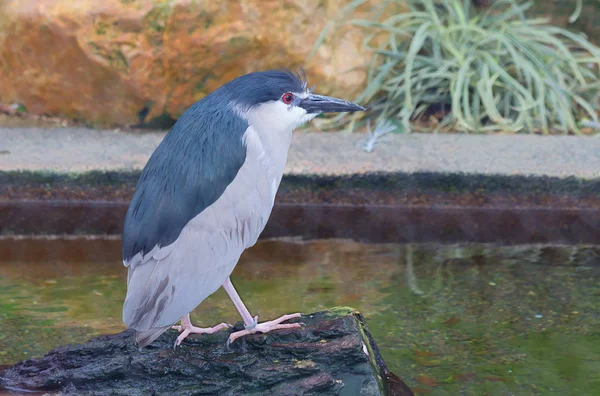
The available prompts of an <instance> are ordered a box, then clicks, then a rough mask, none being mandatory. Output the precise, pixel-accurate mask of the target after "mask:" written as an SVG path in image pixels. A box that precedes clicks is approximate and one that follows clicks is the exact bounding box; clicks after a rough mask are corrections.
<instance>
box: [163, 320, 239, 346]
mask: <svg viewBox="0 0 600 396" xmlns="http://www.w3.org/2000/svg"><path fill="white" fill-rule="evenodd" d="M232 327H233V326H232V325H230V324H229V323H219V324H218V325H216V326H214V327H208V328H203V327H196V326H191V325H190V326H171V328H172V329H175V330H177V331H179V332H181V334H179V336H178V337H177V339H175V345H173V349H175V348H176V347H177V346H178V345H181V342H182V341H183V340H185V339H186V337H187V336H188V335H190V334H213V333H216V332H217V331H219V330H223V329H227V328H232Z"/></svg>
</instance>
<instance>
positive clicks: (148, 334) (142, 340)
mask: <svg viewBox="0 0 600 396" xmlns="http://www.w3.org/2000/svg"><path fill="white" fill-rule="evenodd" d="M169 327H171V326H167V327H157V328H154V329H150V330H147V331H136V332H135V342H136V343H137V344H138V346H139V347H140V348H143V347H145V346H147V345H150V344H151V343H152V341H154V340H156V339H157V338H158V337H160V335H161V334H162V333H164V332H165V331H167V330H168V329H169Z"/></svg>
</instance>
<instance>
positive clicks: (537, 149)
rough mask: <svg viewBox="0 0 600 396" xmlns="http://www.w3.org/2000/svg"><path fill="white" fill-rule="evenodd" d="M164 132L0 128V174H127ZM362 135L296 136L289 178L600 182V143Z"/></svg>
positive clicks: (520, 137)
mask: <svg viewBox="0 0 600 396" xmlns="http://www.w3.org/2000/svg"><path fill="white" fill-rule="evenodd" d="M164 135H165V132H144V133H127V132H119V131H109V130H92V129H82V128H58V129H39V128H0V152H3V153H4V154H0V170H2V171H14V170H28V171H51V172H59V173H64V172H75V173H78V172H85V171H91V170H100V171H130V170H136V169H141V168H143V166H144V164H145V163H146V161H147V159H148V158H149V156H150V154H151V153H152V151H153V150H154V148H155V147H156V146H157V145H158V144H159V142H160V141H161V140H162V138H163V137H164ZM363 137H364V135H361V134H347V133H309V132H302V131H300V132H296V134H295V136H294V141H293V143H292V148H291V150H290V155H289V160H288V166H287V169H286V172H287V173H288V174H302V175H303V174H313V175H337V176H339V175H353V174H364V173H371V172H401V173H415V172H434V173H438V172H444V173H465V174H481V175H505V176H511V175H521V176H546V177H560V178H564V177H575V178H578V179H595V178H600V138H594V137H574V136H535V135H489V136H481V135H429V134H414V135H394V136H390V138H389V141H387V142H382V143H379V144H378V145H376V147H375V151H374V152H372V153H366V152H364V151H363V150H362V149H360V148H358V147H357V142H358V141H359V140H360V139H361V138H363Z"/></svg>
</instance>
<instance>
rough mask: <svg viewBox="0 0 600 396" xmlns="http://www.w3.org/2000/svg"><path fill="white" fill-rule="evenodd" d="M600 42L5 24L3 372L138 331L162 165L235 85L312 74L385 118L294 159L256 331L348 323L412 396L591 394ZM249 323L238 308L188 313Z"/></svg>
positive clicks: (599, 182) (478, 21)
mask: <svg viewBox="0 0 600 396" xmlns="http://www.w3.org/2000/svg"><path fill="white" fill-rule="evenodd" d="M599 21H600V1H597V0H579V1H578V0H544V1H542V0H535V1H529V2H526V1H520V0H405V1H404V0H389V1H374V0H364V1H358V0H321V1H317V0H314V1H313V0H302V1H288V0H260V1H259V0H241V1H229V0H221V1H218V2H212V1H200V0H163V1H161V0H147V1H142V0H104V1H86V0H83V1H72V0H42V1H39V0H0V369H1V368H6V367H7V366H9V365H13V364H15V363H17V362H19V361H21V360H24V359H28V358H35V357H40V356H43V355H44V354H45V353H47V352H48V351H49V350H50V349H52V348H56V347H58V346H60V345H65V344H67V343H80V342H85V341H86V340H88V339H89V338H90V337H93V336H97V335H100V334H106V333H115V332H119V331H122V330H124V326H123V324H122V322H121V310H122V303H123V299H124V296H125V291H126V268H125V267H124V266H123V265H122V262H121V250H120V249H121V245H120V233H121V230H122V222H123V219H124V214H125V211H126V209H127V205H128V204H129V200H130V199H131V195H132V193H133V191H134V188H135V184H136V182H137V178H138V177H139V174H140V171H141V169H142V168H143V166H144V165H145V163H146V161H147V159H148V157H149V155H150V154H151V153H152V151H153V150H154V148H155V147H156V145H157V144H158V143H159V142H160V141H161V139H162V138H163V137H164V134H165V133H166V132H167V131H168V130H169V128H170V127H172V125H173V124H174V123H175V122H176V120H177V119H178V117H179V116H181V114H182V113H183V112H184V111H185V110H186V109H187V108H188V107H189V106H190V105H191V104H193V103H194V102H196V101H197V100H200V99H202V98H203V97H204V96H205V95H207V94H208V93H210V92H212V91H213V90H215V89H216V88H218V87H219V86H221V85H222V84H224V83H225V82H227V81H229V80H231V79H233V78H235V77H237V76H239V75H241V74H244V73H248V72H252V71H258V70H265V69H269V68H282V67H285V68H289V69H293V70H295V69H298V68H300V67H302V68H303V69H304V70H305V72H306V75H307V78H308V84H309V87H314V91H315V92H317V93H319V94H324V95H332V96H335V97H340V98H345V99H348V100H352V101H356V102H358V103H361V104H363V105H368V106H369V108H370V111H369V112H366V113H360V114H353V115H347V114H346V115H340V116H336V117H318V118H316V119H315V120H314V122H312V123H311V124H309V125H306V126H304V127H302V128H301V131H299V132H298V133H297V134H296V136H295V140H294V143H293V145H292V148H291V151H290V157H289V161H288V168H287V171H286V175H285V177H284V180H283V182H282V185H281V189H280V192H279V195H278V197H277V202H276V207H275V210H274V212H273V215H272V217H271V219H270V222H269V225H268V226H267V229H266V230H265V233H264V237H263V238H262V239H261V241H260V242H259V243H258V244H257V245H256V246H255V247H253V248H252V249H250V250H248V251H247V252H246V253H245V254H244V255H243V257H242V260H241V262H240V264H239V265H238V267H237V268H236V270H235V272H234V274H233V279H234V283H236V282H237V283H236V286H237V287H238V290H239V291H240V294H241V295H242V296H243V297H245V301H246V302H247V304H248V306H249V307H250V309H251V311H253V313H254V312H255V311H256V314H258V315H260V317H261V319H262V318H264V319H266V318H274V317H277V316H279V315H281V314H282V313H284V312H288V311H289V312H293V311H298V310H300V311H302V312H305V313H308V312H314V311H316V310H321V309H328V308H331V307H334V306H337V305H344V306H352V307H354V308H356V309H358V310H359V311H361V312H362V313H363V315H365V317H366V319H367V325H368V326H369V329H370V330H371V332H372V333H373V336H374V338H375V340H376V342H377V344H378V346H379V348H380V349H381V352H382V354H383V358H384V359H385V361H386V363H387V365H388V367H389V369H390V370H391V371H392V372H394V373H395V374H396V375H397V376H398V377H400V378H401V379H402V380H403V381H404V382H405V383H406V384H407V385H408V386H409V387H410V388H412V390H413V392H414V393H415V394H432V395H447V394H456V395H458V394H461V395H530V394H535V395H538V394H539V395H546V394H565V395H566V394H572V395H596V394H600V332H599V330H598V329H600V135H599V132H600V121H599V120H598V114H599V109H600V47H598V46H599V45H600V22H599ZM238 320H239V318H238V316H237V313H236V311H235V309H234V307H233V306H232V305H231V303H230V301H229V300H228V299H227V296H226V295H225V293H224V292H223V291H222V290H219V291H218V292H217V293H215V294H214V295H213V296H211V297H209V298H208V299H207V300H206V301H205V302H203V303H202V304H201V306H200V307H198V308H197V309H196V311H194V313H192V322H194V323H195V324H196V325H199V326H209V325H211V326H212V325H213V324H215V323H219V322H222V321H226V322H227V321H228V322H235V321H238ZM0 389H1V386H0ZM1 393H2V391H1V390H0V394H1Z"/></svg>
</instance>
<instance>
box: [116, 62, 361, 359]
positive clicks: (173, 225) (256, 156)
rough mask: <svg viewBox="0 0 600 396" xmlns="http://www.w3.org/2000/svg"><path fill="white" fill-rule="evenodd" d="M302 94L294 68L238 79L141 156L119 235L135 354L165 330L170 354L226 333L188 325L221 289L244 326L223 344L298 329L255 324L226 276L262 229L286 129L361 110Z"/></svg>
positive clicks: (284, 151) (288, 134)
mask: <svg viewBox="0 0 600 396" xmlns="http://www.w3.org/2000/svg"><path fill="white" fill-rule="evenodd" d="M307 87H308V85H307V80H306V73H305V72H304V70H302V69H300V70H296V71H291V70H289V69H273V70H265V71H255V72H251V73H247V74H244V75H241V76H239V77H237V78H235V79H233V80H231V81H229V82H227V83H225V84H224V85H222V86H221V87H219V88H217V89H216V90H214V91H212V92H211V93H209V94H208V95H206V96H205V97H203V98H202V99H200V100H198V101H197V102H195V103H194V104H192V105H191V106H190V107H189V108H188V109H187V110H186V111H185V112H184V113H183V114H182V115H181V116H180V117H179V118H178V120H177V121H176V122H175V124H174V125H173V126H172V128H171V129H170V130H169V131H168V133H167V134H166V135H165V137H164V138H163V140H162V141H161V142H160V143H159V145H158V146H157V147H156V149H155V150H154V152H153V153H152V154H151V156H150V157H149V159H148V161H147V163H146V165H145V166H144V168H143V170H142V172H141V174H140V176H139V179H138V182H137V184H136V187H135V190H134V193H133V196H132V198H131V201H130V203H129V207H128V209H127V213H126V216H125V220H124V225H123V234H122V255H123V264H124V265H125V267H127V271H128V273H127V293H126V296H125V301H124V303H123V317H122V319H123V322H124V323H125V325H126V326H127V327H128V328H129V329H134V330H135V342H136V343H137V345H138V346H139V347H140V348H143V347H145V346H147V345H149V344H151V343H152V342H153V341H154V340H156V339H157V338H158V337H159V336H160V335H161V334H163V333H164V332H165V331H167V330H169V329H175V330H178V331H179V334H178V337H177V339H176V340H175V345H174V347H176V346H177V345H180V344H181V342H182V341H183V340H184V339H185V338H187V337H188V336H189V335H190V334H211V333H215V332H217V331H220V330H224V329H228V328H230V327H232V326H231V325H228V324H227V323H220V324H218V325H216V326H213V327H208V328H202V327H196V326H194V325H192V323H191V320H190V312H192V311H193V310H194V309H195V308H196V307H198V306H199V305H200V304H201V303H202V301H203V300H204V299H206V298H207V297H208V296H210V295H211V294H213V293H214V292H215V291H217V290H218V289H219V288H220V287H223V289H224V290H225V292H226V293H227V295H228V296H229V298H230V299H231V301H232V302H233V305H234V306H235V308H236V309H237V311H238V312H239V314H240V316H241V317H242V319H243V322H244V329H243V330H239V331H236V332H232V333H231V334H230V335H229V337H228V339H227V344H228V345H229V344H230V343H232V342H234V341H235V340H236V339H238V338H240V337H243V336H245V335H248V334H253V333H257V332H260V333H268V332H270V331H273V330H278V329H292V328H297V327H300V324H299V323H283V322H286V321H289V320H291V319H294V318H299V317H300V316H301V314H300V313H294V314H286V315H283V316H281V317H280V318H277V319H275V320H271V321H266V322H260V323H259V321H258V316H254V317H253V316H252V315H251V314H250V311H249V310H248V308H247V307H246V306H245V304H244V302H243V301H242V299H241V298H240V296H239V294H238V293H237V291H236V289H235V288H234V286H233V283H232V282H231V278H230V275H231V274H232V272H233V270H234V268H235V266H236V264H237V262H238V260H239V258H240V256H241V254H242V253H243V252H244V251H245V250H246V249H248V248H250V247H252V246H253V245H254V244H255V243H256V242H257V240H258V238H259V236H260V234H261V233H262V231H263V229H264V228H265V226H266V223H267V220H268V218H269V216H270V214H271V211H272V209H273V206H274V202H275V196H276V194H277V191H278V189H279V185H280V182H281V179H282V177H283V173H284V168H285V165H286V162H287V157H288V151H289V148H290V144H291V141H292V132H293V131H294V130H295V129H297V128H298V127H299V126H301V125H303V124H305V123H307V122H309V121H311V120H312V119H313V118H315V117H316V116H317V115H319V114H321V113H344V112H356V111H365V110H367V109H366V108H364V107H363V106H360V105H358V104H356V103H352V102H349V101H346V100H342V99H338V98H334V97H329V96H323V95H318V94H315V93H313V92H311V90H310V89H308V88H307ZM179 321H180V324H179V325H175V324H176V323H177V322H179Z"/></svg>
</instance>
